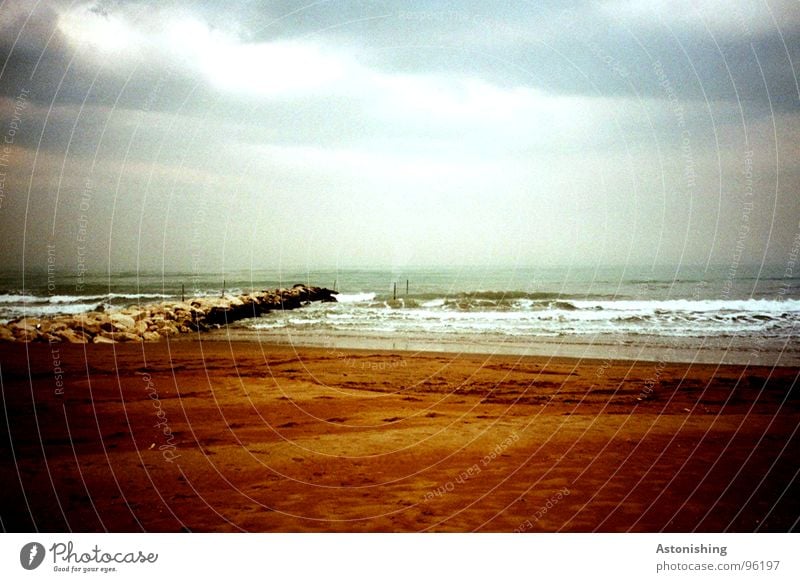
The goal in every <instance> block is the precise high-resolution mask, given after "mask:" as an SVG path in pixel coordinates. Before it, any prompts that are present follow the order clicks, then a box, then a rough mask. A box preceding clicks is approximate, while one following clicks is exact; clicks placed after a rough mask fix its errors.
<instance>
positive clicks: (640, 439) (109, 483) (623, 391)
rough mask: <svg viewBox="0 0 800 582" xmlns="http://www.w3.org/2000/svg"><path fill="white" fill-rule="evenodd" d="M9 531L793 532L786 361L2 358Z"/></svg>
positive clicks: (35, 350) (797, 443)
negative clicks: (755, 363)
mask: <svg viewBox="0 0 800 582" xmlns="http://www.w3.org/2000/svg"><path fill="white" fill-rule="evenodd" d="M0 366H2V368H1V369H0V373H1V375H2V395H3V401H2V406H3V411H4V415H3V417H4V419H5V421H4V423H3V424H4V425H6V426H3V427H2V430H0V434H3V437H2V439H0V456H2V466H0V478H1V479H2V483H3V489H4V492H3V496H2V505H1V506H0V518H1V519H2V527H3V528H4V529H5V530H7V531H33V530H35V529H38V530H40V531H69V530H72V531H106V530H108V531H143V530H145V531H167V532H172V531H280V532H289V531H370V532H374V531H500V532H512V531H529V532H537V531H581V532H591V531H649V532H655V531H681V532H682V531H712V532H717V531H745V532H749V531H789V530H793V529H795V530H796V529H798V527H799V526H798V518H800V481H798V470H800V435H799V434H798V426H799V425H800V398H798V393H799V391H800V389H798V387H797V386H796V381H797V378H798V374H799V373H800V370H798V369H797V368H786V367H784V368H769V367H746V366H716V365H711V364H700V365H689V364H678V363H665V362H660V363H659V362H641V361H640V362H633V361H624V360H614V361H611V360H601V359H597V360H586V359H585V360H581V359H568V358H558V359H554V358H545V357H517V356H510V355H496V356H487V355H480V354H461V355H459V354H455V353H411V352H387V351H377V350H331V349H319V348H305V347H304V348H297V349H295V348H293V347H291V346H275V345H264V344H259V343H256V342H234V343H227V342H221V341H212V342H206V341H203V342H200V341H177V342H175V341H172V342H161V343H147V344H115V345H71V344H58V345H52V346H50V345H47V344H3V345H0Z"/></svg>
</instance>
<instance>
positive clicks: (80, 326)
mask: <svg viewBox="0 0 800 582" xmlns="http://www.w3.org/2000/svg"><path fill="white" fill-rule="evenodd" d="M335 295H336V291H332V290H330V289H325V288H323V287H308V286H306V285H303V284H300V283H298V284H297V285H294V286H293V287H292V288H291V289H283V288H281V289H275V290H264V291H262V292H259V293H248V294H243V295H241V296H239V297H234V296H231V295H228V296H225V297H218V296H217V297H196V298H194V299H193V300H192V301H191V302H190V303H187V302H180V303H170V304H166V303H162V304H152V305H145V306H141V305H135V306H130V307H126V308H124V309H114V308H108V310H107V311H104V310H103V308H102V307H101V308H98V309H97V310H95V311H93V312H89V313H84V314H81V315H76V316H67V315H64V316H57V317H53V318H46V319H36V318H25V319H23V318H20V319H17V320H14V321H11V322H9V323H7V324H5V325H0V341H68V342H74V343H85V342H88V341H93V342H95V343H112V342H115V341H127V342H138V341H142V340H145V341H158V340H159V339H160V338H161V337H168V336H173V335H178V334H180V333H190V332H197V331H206V330H209V329H217V328H219V327H220V326H222V325H226V324H229V323H232V322H235V321H239V320H241V319H246V318H252V317H258V316H260V315H262V314H264V313H268V312H270V311H272V310H275V309H295V308H297V307H301V306H303V305H306V304H308V303H309V302H312V301H336V298H335Z"/></svg>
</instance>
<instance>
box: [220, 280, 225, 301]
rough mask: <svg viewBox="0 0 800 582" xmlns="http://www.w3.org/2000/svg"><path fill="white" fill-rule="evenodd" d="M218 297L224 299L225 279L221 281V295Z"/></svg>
mask: <svg viewBox="0 0 800 582" xmlns="http://www.w3.org/2000/svg"><path fill="white" fill-rule="evenodd" d="M220 297H225V279H223V280H222V294H221V295H220Z"/></svg>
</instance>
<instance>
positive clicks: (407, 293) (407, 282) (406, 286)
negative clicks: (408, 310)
mask: <svg viewBox="0 0 800 582" xmlns="http://www.w3.org/2000/svg"><path fill="white" fill-rule="evenodd" d="M406 297H408V279H406Z"/></svg>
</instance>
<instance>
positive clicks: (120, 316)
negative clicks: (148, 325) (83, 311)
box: [108, 313, 136, 330]
mask: <svg viewBox="0 0 800 582" xmlns="http://www.w3.org/2000/svg"><path fill="white" fill-rule="evenodd" d="M108 320H109V321H110V322H111V323H112V324H115V325H114V327H115V328H121V329H128V330H132V329H133V328H134V326H135V325H136V320H135V319H134V318H133V317H131V316H130V315H127V314H125V313H112V314H110V315H109V316H108Z"/></svg>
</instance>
